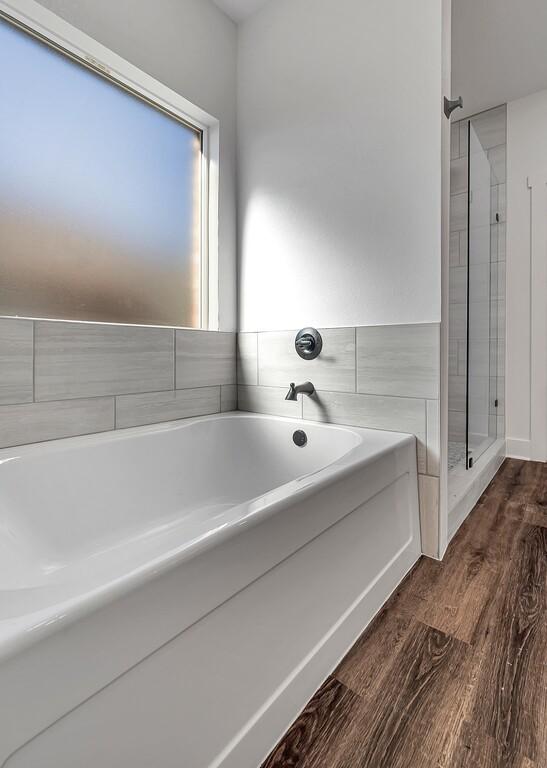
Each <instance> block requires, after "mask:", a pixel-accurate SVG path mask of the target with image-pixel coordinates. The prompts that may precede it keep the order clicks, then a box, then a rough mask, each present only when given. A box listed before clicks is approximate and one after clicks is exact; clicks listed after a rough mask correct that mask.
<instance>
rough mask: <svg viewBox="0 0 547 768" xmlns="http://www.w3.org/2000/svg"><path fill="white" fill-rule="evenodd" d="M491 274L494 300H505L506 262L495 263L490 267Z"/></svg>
mask: <svg viewBox="0 0 547 768" xmlns="http://www.w3.org/2000/svg"><path fill="white" fill-rule="evenodd" d="M490 274H491V277H490V285H491V289H490V290H491V296H492V299H494V300H496V301H498V300H500V299H501V300H505V262H504V261H499V262H493V263H492V265H491V266H490Z"/></svg>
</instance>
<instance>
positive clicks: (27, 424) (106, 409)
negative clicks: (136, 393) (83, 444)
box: [0, 397, 114, 448]
mask: <svg viewBox="0 0 547 768" xmlns="http://www.w3.org/2000/svg"><path fill="white" fill-rule="evenodd" d="M109 429H114V398H113V397H93V398H89V399H83V400H80V399H75V400H61V401H56V402H47V403H24V404H21V405H2V406H0V447H1V448H7V447H9V446H13V445H24V444H26V443H38V442H42V441H43V440H56V439H58V438H61V437H73V436H75V435H87V434H90V433H92V432H105V431H106V430H109Z"/></svg>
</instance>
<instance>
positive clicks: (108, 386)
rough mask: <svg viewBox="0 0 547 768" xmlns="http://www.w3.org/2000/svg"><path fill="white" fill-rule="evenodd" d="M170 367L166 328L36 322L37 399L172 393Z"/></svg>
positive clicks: (170, 342)
mask: <svg viewBox="0 0 547 768" xmlns="http://www.w3.org/2000/svg"><path fill="white" fill-rule="evenodd" d="M173 362H174V361H173V331H172V330H170V329H164V328H143V327H137V326H128V325H100V324H94V323H65V322H48V321H38V322H36V323H35V397H36V400H44V401H45V400H63V399H66V398H82V397H96V396H100V395H118V394H129V393H137V392H157V391H160V390H164V389H172V387H173Z"/></svg>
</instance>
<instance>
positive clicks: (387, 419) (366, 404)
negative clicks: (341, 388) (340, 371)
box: [304, 392, 426, 472]
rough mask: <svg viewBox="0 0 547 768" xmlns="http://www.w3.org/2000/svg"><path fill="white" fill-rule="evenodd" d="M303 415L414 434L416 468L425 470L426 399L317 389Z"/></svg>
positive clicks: (308, 417) (305, 404) (306, 400)
mask: <svg viewBox="0 0 547 768" xmlns="http://www.w3.org/2000/svg"><path fill="white" fill-rule="evenodd" d="M304 418H305V419H312V420H313V421H326V422H330V423H332V424H350V425H353V426H356V427H370V428H371V429H385V430H388V431H391V432H408V433H410V434H413V435H416V437H417V438H418V467H419V471H420V472H425V471H426V455H425V443H426V408H425V400H420V399H418V398H404V397H382V396H378V395H362V394H349V393H343V392H317V393H316V395H315V396H314V397H306V398H305V400H304Z"/></svg>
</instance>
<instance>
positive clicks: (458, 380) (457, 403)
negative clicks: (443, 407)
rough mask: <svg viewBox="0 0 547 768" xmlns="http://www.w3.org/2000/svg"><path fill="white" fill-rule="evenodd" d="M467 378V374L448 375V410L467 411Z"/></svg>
mask: <svg viewBox="0 0 547 768" xmlns="http://www.w3.org/2000/svg"><path fill="white" fill-rule="evenodd" d="M466 387H467V379H466V377H465V376H449V377H448V410H449V411H462V413H463V412H465V403H466Z"/></svg>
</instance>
